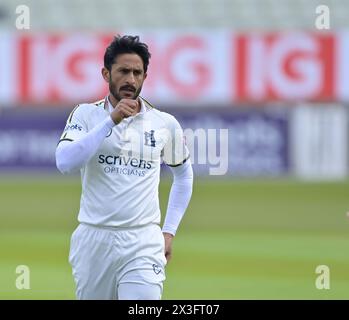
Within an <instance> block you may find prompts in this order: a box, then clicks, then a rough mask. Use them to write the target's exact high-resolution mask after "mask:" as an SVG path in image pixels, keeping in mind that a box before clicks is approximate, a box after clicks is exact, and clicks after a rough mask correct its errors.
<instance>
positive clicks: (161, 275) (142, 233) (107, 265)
mask: <svg viewBox="0 0 349 320" xmlns="http://www.w3.org/2000/svg"><path fill="white" fill-rule="evenodd" d="M164 246H165V241H164V237H163V234H162V231H161V228H160V226H158V225H156V224H149V225H145V226H141V227H133V228H109V227H97V226H92V225H87V224H80V225H79V226H78V227H77V228H76V230H75V231H74V233H73V235H72V237H71V245H70V253H69V262H70V264H71V266H72V270H73V276H74V280H75V284H76V297H77V299H81V300H82V299H83V300H85V299H86V300H111V299H115V300H117V299H119V300H126V299H127V300H158V299H161V295H162V289H163V282H164V280H165V265H166V258H165V253H164Z"/></svg>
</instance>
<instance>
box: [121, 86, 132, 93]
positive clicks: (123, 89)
mask: <svg viewBox="0 0 349 320" xmlns="http://www.w3.org/2000/svg"><path fill="white" fill-rule="evenodd" d="M120 91H126V92H130V93H135V92H136V89H135V88H133V87H122V88H120Z"/></svg>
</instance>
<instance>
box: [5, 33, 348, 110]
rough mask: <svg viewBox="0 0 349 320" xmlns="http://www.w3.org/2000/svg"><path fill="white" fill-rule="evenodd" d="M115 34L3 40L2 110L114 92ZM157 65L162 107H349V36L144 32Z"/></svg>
mask: <svg viewBox="0 0 349 320" xmlns="http://www.w3.org/2000/svg"><path fill="white" fill-rule="evenodd" d="M112 37H113V35H112V34H100V33H93V34H87V33H72V34H51V33H47V34H16V33H3V34H1V35H0V58H1V59H0V70H1V72H0V106H4V105H8V106H11V105H18V104H21V105H29V104H30V105H33V104H40V105H68V106H70V105H73V104H75V103H81V102H89V101H93V100H97V99H100V98H101V97H103V96H104V95H105V94H106V92H107V89H108V87H107V85H106V83H105V82H104V80H103V78H102V76H101V73H100V69H101V68H102V66H103V54H104V51H105V48H106V46H107V45H108V43H109V42H110V40H111V39H112ZM140 37H141V40H142V41H144V42H146V43H148V44H149V47H150V51H151V54H152V58H151V61H150V67H149V72H148V73H149V74H148V78H147V80H146V82H145V84H144V87H143V95H144V96H145V97H147V98H148V99H149V100H150V101H152V102H154V103H155V104H160V105H171V106H179V107H180V106H188V105H192V106H201V105H209V106H221V105H231V104H236V103H240V102H250V103H251V102H252V103H264V102H271V101H283V102H290V103H293V102H299V101H344V102H345V101H349V90H348V89H349V62H348V59H347V58H346V57H349V32H341V33H311V32H288V33H234V32H230V31H226V30H221V31H216V32H213V31H210V32H196V33H191V34H188V33H180V32H169V31H163V32H160V31H158V32H144V33H141V34H140Z"/></svg>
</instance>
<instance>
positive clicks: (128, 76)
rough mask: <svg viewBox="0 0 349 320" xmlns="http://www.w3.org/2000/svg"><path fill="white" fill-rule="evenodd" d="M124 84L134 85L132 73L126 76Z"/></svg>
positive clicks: (134, 80)
mask: <svg viewBox="0 0 349 320" xmlns="http://www.w3.org/2000/svg"><path fill="white" fill-rule="evenodd" d="M126 82H127V84H132V85H134V84H136V79H135V76H134V75H133V73H132V72H130V73H128V74H127V78H126Z"/></svg>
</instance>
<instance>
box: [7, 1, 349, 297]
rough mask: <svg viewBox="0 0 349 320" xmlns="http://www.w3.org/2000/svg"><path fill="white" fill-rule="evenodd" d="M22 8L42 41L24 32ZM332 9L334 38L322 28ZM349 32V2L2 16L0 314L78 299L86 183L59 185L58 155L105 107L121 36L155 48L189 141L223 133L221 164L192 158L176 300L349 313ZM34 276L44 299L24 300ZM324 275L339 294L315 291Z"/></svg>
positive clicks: (159, 76) (172, 4)
mask: <svg viewBox="0 0 349 320" xmlns="http://www.w3.org/2000/svg"><path fill="white" fill-rule="evenodd" d="M19 5H26V6H27V8H29V10H30V28H29V29H24V30H18V29H17V28H16V19H18V16H19V15H20V13H21V11H17V13H16V8H17V7H18V6H19ZM319 5H327V6H328V8H329V10H330V29H329V30H326V29H325V30H318V29H316V27H315V21H316V19H317V17H318V16H319V14H316V8H317V6H319ZM348 16H349V2H348V1H347V0H333V1H313V0H164V1H161V0H148V1H147V0H134V1H127V0H118V1H116V0H64V1H63V0H61V1H54V0H32V1H24V0H23V1H17V0H2V1H1V3H0V217H1V223H0V299H74V297H75V296H74V283H73V279H72V276H71V270H70V266H69V264H68V261H67V258H68V250H69V241H70V235H71V233H72V231H73V230H74V228H75V227H76V225H77V221H76V217H77V210H78V207H79V196H80V185H79V182H80V181H79V177H78V176H77V175H76V176H71V177H62V176H61V175H60V174H58V172H57V170H56V169H55V165H54V152H55V147H56V144H57V141H58V139H59V136H60V133H61V131H62V130H63V128H64V125H65V120H66V118H67V115H68V114H69V112H70V111H71V109H72V108H73V107H74V105H75V104H77V103H81V102H91V101H95V100H99V99H100V98H102V97H103V96H104V95H105V94H106V90H107V88H106V86H105V85H104V83H103V81H102V78H101V76H100V68H101V67H102V61H103V60H102V57H103V53H104V49H105V46H106V44H107V43H108V42H109V41H110V39H111V37H112V36H113V35H115V34H117V33H120V34H138V35H140V36H141V39H142V40H143V41H144V42H146V43H148V44H149V45H150V49H151V52H152V59H151V62H150V70H149V77H148V79H147V81H146V82H145V86H144V90H143V96H144V97H146V98H147V99H148V100H149V101H151V102H153V103H154V105H155V106H157V107H158V108H159V109H162V110H166V111H169V112H171V113H172V114H174V115H175V116H176V117H177V118H178V119H179V120H180V122H181V123H182V125H183V128H184V129H192V130H195V129H199V128H201V129H203V131H202V132H204V133H205V134H207V133H208V132H209V130H210V129H211V132H215V133H216V141H211V142H208V146H210V147H211V148H208V149H209V150H211V154H207V152H206V153H204V154H201V155H200V154H199V153H198V152H197V148H196V149H195V145H197V143H198V142H197V141H196V140H194V141H196V142H195V143H196V144H195V143H194V144H193V145H192V150H193V153H194V154H193V157H192V159H193V162H194V170H195V174H196V181H195V189H194V194H193V198H192V202H191V205H190V207H189V209H188V211H187V214H186V216H185V218H184V220H183V222H182V225H181V228H180V230H179V232H178V235H177V238H176V241H175V244H174V246H175V247H174V258H173V260H172V261H171V263H170V264H169V265H168V267H167V277H168V279H167V281H166V284H165V290H164V299H348V298H349V276H348V270H349V255H348V240H349V236H348V227H349V226H348V221H347V218H346V216H345V212H346V211H347V210H348V209H349V182H348V104H349V59H348V57H349V25H348ZM17 22H18V23H20V21H18V20H17ZM22 22H23V21H22ZM212 129H214V130H216V131H212ZM220 129H227V130H228V131H225V132H228V138H227V137H225V136H224V135H222V136H220V133H221V132H224V131H220ZM197 139H199V138H198V137H197ZM203 141H204V142H205V140H203ZM205 143H206V142H205ZM215 143H216V144H215ZM225 145H227V147H228V154H227V155H226V154H224V153H221V150H220V146H225ZM212 146H213V150H215V151H217V152H213V153H212ZM220 155H221V156H222V157H221V158H222V159H221V160H222V161H221V162H220V163H219V162H215V156H216V157H218V156H220ZM207 159H208V160H209V163H207V161H206V163H205V160H207ZM220 166H221V168H225V169H226V170H225V171H226V172H224V173H225V174H223V175H210V174H209V172H210V171H209V170H210V168H211V169H212V167H213V168H214V167H216V168H217V167H220ZM163 178H164V179H163V180H162V182H161V185H160V197H161V207H162V210H163V212H164V211H165V208H166V203H167V195H168V192H169V188H170V183H171V180H170V178H169V177H168V175H166V172H164V177H163ZM19 265H26V266H28V267H29V268H30V272H31V273H30V275H31V277H30V290H25V289H23V290H19V289H17V288H16V279H17V277H18V276H19V274H17V273H16V268H17V266H19ZM319 265H326V266H328V267H329V269H330V289H323V290H320V289H318V288H317V286H316V283H319V278H318V277H319V276H321V274H317V273H316V267H317V266H319ZM317 279H318V280H317ZM316 281H318V282H316ZM320 282H321V281H320Z"/></svg>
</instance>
